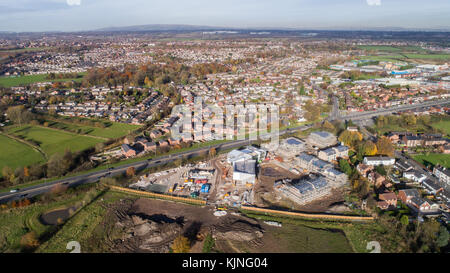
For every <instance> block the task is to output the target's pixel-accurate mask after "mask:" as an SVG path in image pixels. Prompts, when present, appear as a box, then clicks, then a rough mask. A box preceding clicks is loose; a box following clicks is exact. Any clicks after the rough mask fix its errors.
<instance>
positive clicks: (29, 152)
mask: <svg viewBox="0 0 450 273" xmlns="http://www.w3.org/2000/svg"><path fill="white" fill-rule="evenodd" d="M0 151H1V153H0V170H2V169H3V167H5V166H9V167H11V168H12V169H15V168H17V167H24V166H28V165H32V164H36V163H39V162H44V161H45V158H44V156H43V155H42V154H41V153H39V152H38V151H36V150H34V149H33V148H31V147H30V146H28V145H26V144H24V143H21V142H18V141H16V140H14V139H11V138H9V137H6V136H3V135H0Z"/></svg>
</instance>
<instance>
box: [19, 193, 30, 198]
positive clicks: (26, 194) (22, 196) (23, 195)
mask: <svg viewBox="0 0 450 273" xmlns="http://www.w3.org/2000/svg"><path fill="white" fill-rule="evenodd" d="M27 196H28V193H25V194H22V195H21V196H20V198H24V197H27Z"/></svg>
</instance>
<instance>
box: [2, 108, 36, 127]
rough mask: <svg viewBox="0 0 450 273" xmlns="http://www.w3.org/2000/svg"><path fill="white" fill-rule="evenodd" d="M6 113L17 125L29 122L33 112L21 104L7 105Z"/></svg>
mask: <svg viewBox="0 0 450 273" xmlns="http://www.w3.org/2000/svg"><path fill="white" fill-rule="evenodd" d="M6 115H7V116H8V118H9V119H10V120H11V121H13V122H14V123H18V124H19V125H22V124H24V123H27V122H30V121H31V120H32V119H33V114H31V113H30V112H29V111H28V110H27V109H26V108H25V106H23V105H19V106H13V107H9V108H8V110H7V111H6Z"/></svg>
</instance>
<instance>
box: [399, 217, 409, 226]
mask: <svg viewBox="0 0 450 273" xmlns="http://www.w3.org/2000/svg"><path fill="white" fill-rule="evenodd" d="M400 223H402V225H403V226H405V227H406V226H407V225H409V217H408V215H402V217H400Z"/></svg>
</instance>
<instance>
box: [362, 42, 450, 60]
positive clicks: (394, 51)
mask: <svg viewBox="0 0 450 273" xmlns="http://www.w3.org/2000/svg"><path fill="white" fill-rule="evenodd" d="M358 48H360V49H365V50H367V53H370V55H368V56H363V57H361V59H368V60H376V61H388V62H400V61H401V62H422V61H425V60H426V61H436V62H442V61H448V60H450V54H445V53H435V52H431V51H428V50H426V49H424V48H421V47H418V46H398V47H394V46H384V45H361V46H358Z"/></svg>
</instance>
